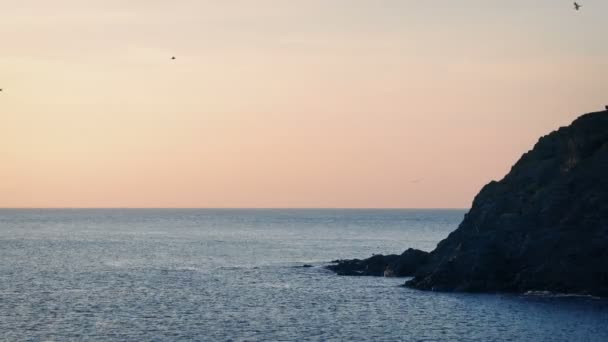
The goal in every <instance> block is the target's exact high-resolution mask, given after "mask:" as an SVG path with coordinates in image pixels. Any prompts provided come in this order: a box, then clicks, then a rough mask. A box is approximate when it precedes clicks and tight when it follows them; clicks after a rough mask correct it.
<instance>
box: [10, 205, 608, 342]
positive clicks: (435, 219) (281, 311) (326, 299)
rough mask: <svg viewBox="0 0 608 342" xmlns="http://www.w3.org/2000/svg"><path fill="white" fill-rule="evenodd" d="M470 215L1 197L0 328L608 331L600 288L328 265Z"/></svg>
mask: <svg viewBox="0 0 608 342" xmlns="http://www.w3.org/2000/svg"><path fill="white" fill-rule="evenodd" d="M463 215H464V211H462V210H0V260H1V263H0V340H2V341H24V340H31V341H70V340H106V341H107V340H116V341H174V340H205V341H224V340H231V341H257V340H265V341H286V340H297V341H319V340H320V341H328V340H335V341H341V340H344V341H346V340H367V341H400V340H401V341H403V340H404V341H608V302H607V301H605V300H597V299H591V298H568V297H566V298H564V297H551V296H519V295H471V294H453V293H430V292H420V291H416V290H411V289H407V288H403V287H400V286H399V285H401V284H402V283H403V279H394V278H393V279H390V278H366V277H364V278H353V277H338V276H336V275H334V274H333V273H330V272H329V271H326V270H325V269H323V268H322V265H323V264H324V263H325V262H327V261H329V260H333V259H338V258H350V257H367V256H370V255H371V254H372V253H387V252H389V253H401V252H402V251H403V250H404V249H405V248H407V247H414V248H419V249H424V250H431V249H432V248H433V247H434V246H435V245H436V244H437V242H439V241H440V240H441V239H443V238H445V237H446V236H447V235H448V233H449V232H450V231H452V230H454V229H455V228H456V227H457V225H458V223H459V222H460V221H461V220H462V217H463ZM303 264H312V265H315V267H313V268H302V267H297V266H300V265H303Z"/></svg>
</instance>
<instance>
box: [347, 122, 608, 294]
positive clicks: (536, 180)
mask: <svg viewBox="0 0 608 342" xmlns="http://www.w3.org/2000/svg"><path fill="white" fill-rule="evenodd" d="M367 260H370V259H367ZM339 265H347V263H346V262H342V263H338V265H336V266H339ZM374 270H375V269H374ZM409 270H410V271H412V272H402V273H401V274H400V275H403V276H408V275H409V276H414V278H413V279H411V280H409V281H407V282H406V286H409V287H412V288H416V289H421V290H436V291H465V292H522V293H523V292H527V291H551V292H557V293H571V294H585V295H594V296H602V297H606V296H608V111H602V112H596V113H590V114H586V115H583V116H581V117H579V118H578V119H576V120H575V121H574V122H573V123H572V124H571V125H570V126H567V127H562V128H560V129H559V130H557V131H554V132H552V133H550V134H548V135H546V136H544V137H542V138H540V140H539V141H538V143H537V144H536V145H535V146H534V148H533V149H532V150H531V151H529V152H527V153H525V154H524V155H523V156H522V157H521V159H520V160H519V161H518V162H517V163H516V164H515V165H514V166H513V167H512V169H511V171H510V172H509V173H508V174H507V175H506V176H505V177H504V178H503V179H502V180H500V181H493V182H490V183H489V184H487V185H486V186H485V187H483V189H482V190H481V191H480V192H479V194H478V195H477V196H476V197H475V199H474V201H473V205H472V207H471V210H470V211H469V212H468V213H467V214H466V215H465V218H464V220H463V221H462V223H461V224H460V225H459V226H458V228H457V229H456V230H455V231H454V232H452V233H451V234H450V235H449V236H448V237H447V238H446V239H445V240H443V241H441V242H440V243H439V244H438V245H437V248H436V249H435V250H433V251H432V252H430V253H429V254H428V255H427V256H426V257H425V258H423V259H422V260H421V262H420V263H418V264H417V265H415V266H412V267H411V268H410V269H409ZM338 273H339V274H340V272H338ZM373 273H374V275H375V274H376V272H373Z"/></svg>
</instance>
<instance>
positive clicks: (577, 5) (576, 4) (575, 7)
mask: <svg viewBox="0 0 608 342" xmlns="http://www.w3.org/2000/svg"><path fill="white" fill-rule="evenodd" d="M581 7H583V6H582V5H579V4H578V2H575V3H574V9H575V10H577V11H578V10H580V9H581Z"/></svg>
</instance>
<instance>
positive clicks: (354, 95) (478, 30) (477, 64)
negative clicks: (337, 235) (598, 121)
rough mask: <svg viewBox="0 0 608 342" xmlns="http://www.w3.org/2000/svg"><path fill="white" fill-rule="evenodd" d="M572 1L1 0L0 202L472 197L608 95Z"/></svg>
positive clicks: (278, 203) (607, 71)
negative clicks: (540, 140)
mask: <svg viewBox="0 0 608 342" xmlns="http://www.w3.org/2000/svg"><path fill="white" fill-rule="evenodd" d="M579 2H580V3H581V4H583V8H582V9H581V11H579V12H576V11H574V9H573V6H572V2H571V1H556V0H534V1H523V0H504V1H498V0H464V1H453V0H437V1H420V0H416V1H409V0H292V1H291V0H290V1H287V0H255V1H253V0H240V1H239V0H234V1H232V0H217V1H211V0H209V1H204V0H196V1H195V0H179V1H178V0H176V1H168V0H164V1H159V0H103V1H101V0H99V1H98V0H87V1H83V0H54V1H48V0H37V1H34V0H19V1H8V0H0V88H3V89H4V90H3V92H1V93H0V161H1V162H0V207H366V208H367V207H391V208H393V207H406V208H442V207H449V208H467V207H469V206H470V204H471V201H472V199H473V196H474V195H475V194H476V193H477V192H478V191H479V189H480V188H481V187H482V185H484V184H485V183H487V182H488V181H490V180H492V179H500V178H502V177H503V176H504V174H505V173H506V172H507V171H508V170H509V168H510V166H511V165H512V164H513V163H514V162H515V161H516V160H517V159H518V158H519V157H520V156H521V154H522V153H524V152H525V151H527V150H528V149H530V148H531V147H532V146H533V144H534V143H535V142H536V141H537V140H538V138H539V137H540V136H541V135H543V134H546V133H549V132H550V131H551V130H553V129H556V128H557V127H559V126H563V125H567V124H569V123H570V122H571V121H572V120H573V119H575V118H576V117H577V116H578V115H580V114H583V113H586V112H591V111H597V110H600V109H602V108H603V107H604V105H605V104H608V38H607V34H608V20H607V17H608V1H606V0H588V1H586V0H581V1H579ZM171 56H176V57H177V60H175V61H171V59H170V58H171Z"/></svg>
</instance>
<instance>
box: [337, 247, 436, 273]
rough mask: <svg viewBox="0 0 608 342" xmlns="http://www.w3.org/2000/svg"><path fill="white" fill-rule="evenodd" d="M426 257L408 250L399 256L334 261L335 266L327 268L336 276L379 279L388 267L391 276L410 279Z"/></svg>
mask: <svg viewBox="0 0 608 342" xmlns="http://www.w3.org/2000/svg"><path fill="white" fill-rule="evenodd" d="M428 256H429V253H428V252H423V251H420V250H417V249H411V248H410V249H408V250H407V251H405V252H403V254H401V255H396V254H391V255H374V256H372V257H371V258H368V259H364V260H359V259H353V260H336V261H334V264H335V265H329V266H327V268H328V269H330V270H332V271H334V272H336V273H337V274H338V275H349V276H377V277H381V276H383V275H384V271H385V270H387V267H388V270H389V271H390V273H392V274H391V276H395V277H411V276H413V275H414V272H416V270H417V269H418V267H419V266H420V265H423V264H425V263H426V262H427V259H428Z"/></svg>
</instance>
